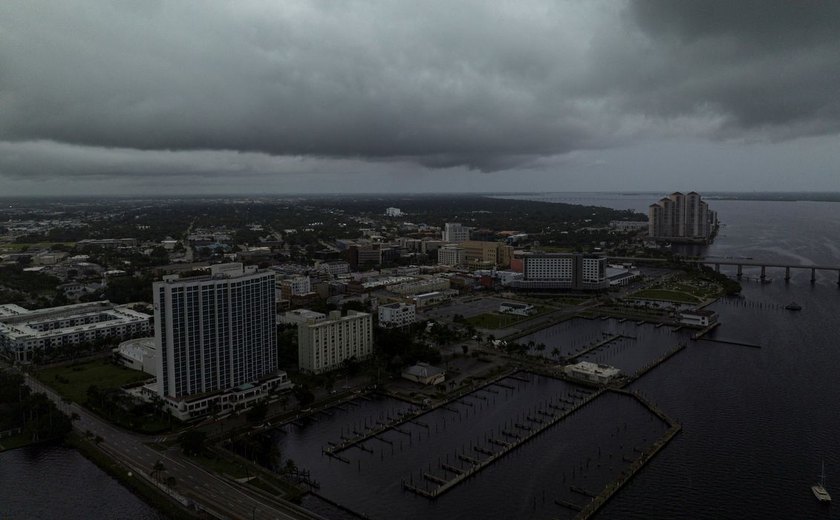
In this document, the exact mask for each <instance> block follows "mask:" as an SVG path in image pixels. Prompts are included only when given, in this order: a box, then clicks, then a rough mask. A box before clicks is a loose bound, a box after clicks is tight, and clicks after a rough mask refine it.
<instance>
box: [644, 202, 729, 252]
mask: <svg viewBox="0 0 840 520" xmlns="http://www.w3.org/2000/svg"><path fill="white" fill-rule="evenodd" d="M716 227H717V213H715V212H714V211H710V210H709V206H708V204H706V202H704V201H703V200H702V198H701V197H700V194H698V193H697V192H694V191H692V192H690V193H688V194H687V195H683V194H682V193H680V192H675V193H672V194H671V195H669V196H668V197H664V198H662V199H660V200H659V201H657V202H655V203H654V204H651V205H650V207H649V208H648V235H649V236H650V238H652V239H654V240H657V241H668V242H688V243H708V241H709V240H710V239H711V236H712V233H714V231H715V229H716Z"/></svg>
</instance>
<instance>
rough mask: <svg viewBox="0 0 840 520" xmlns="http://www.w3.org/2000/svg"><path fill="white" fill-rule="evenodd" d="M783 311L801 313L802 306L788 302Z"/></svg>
mask: <svg viewBox="0 0 840 520" xmlns="http://www.w3.org/2000/svg"><path fill="white" fill-rule="evenodd" d="M785 309H787V310H789V311H801V310H802V306H801V305H799V304H798V303H796V302H790V303H789V304H787V305H785Z"/></svg>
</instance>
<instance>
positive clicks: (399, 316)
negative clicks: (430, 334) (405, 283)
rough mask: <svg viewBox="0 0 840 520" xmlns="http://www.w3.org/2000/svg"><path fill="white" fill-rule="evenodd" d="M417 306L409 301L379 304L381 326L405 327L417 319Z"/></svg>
mask: <svg viewBox="0 0 840 520" xmlns="http://www.w3.org/2000/svg"><path fill="white" fill-rule="evenodd" d="M416 316H417V314H416V307H415V306H414V305H411V304H409V303H389V304H387V305H380V306H379V326H380V327H385V328H394V327H405V326H407V325H411V324H412V323H414V321H415V320H416Z"/></svg>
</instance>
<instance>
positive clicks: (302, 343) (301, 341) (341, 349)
mask: <svg viewBox="0 0 840 520" xmlns="http://www.w3.org/2000/svg"><path fill="white" fill-rule="evenodd" d="M372 354H373V319H372V316H371V315H370V314H368V313H366V312H357V311H347V315H346V316H342V315H341V312H340V311H332V312H330V314H329V317H328V319H326V320H312V321H305V322H301V323H298V365H299V367H300V370H301V371H302V372H310V373H315V374H320V373H322V372H329V371H331V370H335V369H338V368H341V366H342V364H343V363H344V362H345V361H347V360H349V359H356V360H362V359H365V358H368V357H370V356H371V355H372Z"/></svg>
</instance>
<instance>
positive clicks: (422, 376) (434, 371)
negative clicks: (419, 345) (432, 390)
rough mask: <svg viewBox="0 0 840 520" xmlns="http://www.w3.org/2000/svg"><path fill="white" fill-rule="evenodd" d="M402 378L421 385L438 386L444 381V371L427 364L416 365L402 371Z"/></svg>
mask: <svg viewBox="0 0 840 520" xmlns="http://www.w3.org/2000/svg"><path fill="white" fill-rule="evenodd" d="M402 378H403V379H408V380H409V381H414V382H415V383H420V384H423V385H438V384H440V383H443V382H444V381H446V371H445V370H444V369H442V368H438V367H434V366H432V365H429V364H427V363H417V364H416V365H413V366H410V367H408V368H406V369H405V370H403V371H402Z"/></svg>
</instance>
